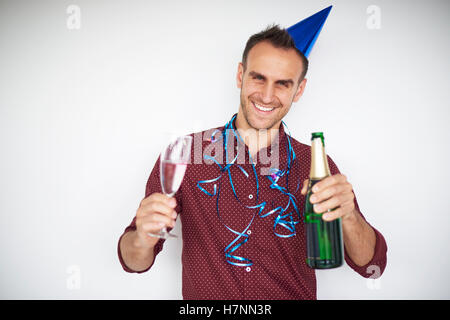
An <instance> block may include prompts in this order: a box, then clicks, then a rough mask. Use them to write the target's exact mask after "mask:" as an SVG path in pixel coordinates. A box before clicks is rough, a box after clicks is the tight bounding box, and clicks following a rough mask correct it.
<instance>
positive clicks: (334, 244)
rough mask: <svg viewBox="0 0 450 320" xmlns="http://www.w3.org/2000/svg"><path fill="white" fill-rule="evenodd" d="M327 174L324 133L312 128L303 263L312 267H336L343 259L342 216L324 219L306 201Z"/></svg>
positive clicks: (328, 174)
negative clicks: (305, 255) (304, 259)
mask: <svg viewBox="0 0 450 320" xmlns="http://www.w3.org/2000/svg"><path fill="white" fill-rule="evenodd" d="M330 175H331V173H330V168H329V166H328V160H327V155H326V153H325V142H324V137H323V133H322V132H314V133H312V137H311V171H310V174H309V184H308V191H307V193H306V201H305V210H304V215H303V216H304V217H305V223H306V244H307V259H306V263H307V265H308V266H309V267H311V268H313V269H330V268H336V267H339V266H341V265H342V263H343V260H344V255H343V238H342V222H341V219H340V218H338V219H336V220H333V221H324V220H323V219H322V213H315V212H314V209H313V205H312V204H311V202H309V198H310V196H311V194H312V190H311V189H312V187H313V186H314V184H316V183H317V182H319V181H320V180H322V179H324V178H326V177H328V176H330ZM330 211H332V210H330Z"/></svg>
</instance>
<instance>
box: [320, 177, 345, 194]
mask: <svg viewBox="0 0 450 320" xmlns="http://www.w3.org/2000/svg"><path fill="white" fill-rule="evenodd" d="M346 182H347V177H346V176H344V175H343V174H335V175H332V176H329V177H326V178H325V179H323V180H320V181H319V182H317V183H316V184H315V185H314V187H313V188H312V191H313V192H314V193H316V192H318V191H320V190H323V189H325V188H327V187H329V186H332V185H334V184H343V183H346Z"/></svg>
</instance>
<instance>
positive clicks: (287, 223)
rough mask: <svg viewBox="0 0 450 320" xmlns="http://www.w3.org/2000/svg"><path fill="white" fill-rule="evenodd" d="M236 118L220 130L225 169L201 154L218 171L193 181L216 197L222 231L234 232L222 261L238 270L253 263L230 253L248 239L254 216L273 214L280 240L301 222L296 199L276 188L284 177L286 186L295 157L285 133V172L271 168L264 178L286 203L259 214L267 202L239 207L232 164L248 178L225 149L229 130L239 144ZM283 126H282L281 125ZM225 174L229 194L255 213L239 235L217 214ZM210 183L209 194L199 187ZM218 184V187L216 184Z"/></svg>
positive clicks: (213, 159) (257, 198)
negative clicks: (229, 190) (284, 197)
mask: <svg viewBox="0 0 450 320" xmlns="http://www.w3.org/2000/svg"><path fill="white" fill-rule="evenodd" d="M235 118H236V115H234V116H233V117H232V118H231V120H230V121H229V122H228V123H227V124H226V125H225V128H224V130H223V131H222V139H223V144H224V149H225V164H226V165H225V166H222V165H221V164H220V163H219V162H218V161H217V160H216V159H215V158H214V157H211V156H208V155H204V159H208V160H211V161H213V162H214V163H215V164H216V165H217V166H218V167H219V170H220V175H219V176H218V177H216V178H214V179H209V180H200V181H198V182H197V187H198V188H199V189H200V191H202V192H203V193H204V194H206V195H207V196H210V197H214V196H217V197H216V211H217V216H218V218H219V220H220V221H221V222H222V224H223V225H224V226H225V228H227V229H228V230H229V231H230V232H232V233H234V234H235V235H236V238H235V239H234V240H233V241H232V242H231V243H230V244H228V246H226V247H225V249H224V253H225V258H226V261H227V262H228V263H230V264H231V265H234V266H240V267H246V266H251V265H253V262H252V261H251V260H250V259H248V258H244V257H241V256H237V255H234V254H233V253H234V252H235V251H236V250H237V249H238V248H239V247H241V246H242V245H244V244H245V243H246V242H247V241H248V240H249V235H248V234H247V233H246V232H247V230H248V229H249V228H250V226H251V224H252V222H253V220H254V219H255V217H256V215H258V217H260V218H265V217H268V216H270V215H272V214H274V213H277V217H276V218H275V220H274V224H273V232H274V234H275V235H276V236H278V237H280V238H290V237H293V236H295V235H296V230H295V226H296V225H297V224H298V223H299V222H300V220H301V216H300V212H299V210H298V207H297V200H296V198H295V196H294V195H293V194H292V193H290V192H289V190H288V189H287V188H284V187H281V186H279V185H278V181H279V179H280V178H281V177H283V176H285V178H286V186H288V181H289V172H290V169H291V166H292V162H293V161H294V160H295V158H296V156H295V152H294V150H293V149H292V145H291V141H290V139H289V134H286V137H287V144H288V152H287V166H286V169H285V170H280V169H276V168H272V169H271V174H270V175H268V176H266V178H268V179H269V180H270V182H271V184H270V188H271V189H275V190H278V191H279V192H281V193H282V194H284V195H286V196H288V198H289V201H288V202H287V204H286V206H285V207H282V206H279V207H277V208H275V209H272V210H271V211H269V212H267V213H265V214H262V212H263V210H264V208H265V206H266V204H267V202H266V201H262V202H261V203H259V204H257V205H255V206H246V205H244V204H242V202H241V201H240V200H239V198H238V196H237V194H236V190H235V187H234V184H233V179H232V177H231V167H232V166H233V165H236V166H237V167H238V168H239V169H240V170H241V171H242V173H243V174H244V175H245V177H246V178H249V174H248V173H247V172H246V171H245V169H244V168H243V167H242V166H241V165H239V164H236V163H235V162H236V159H237V158H238V153H239V152H237V153H236V156H235V157H234V158H233V159H232V160H231V161H230V162H228V150H227V145H228V139H229V134H230V131H231V132H232V133H233V136H234V138H236V139H237V140H240V141H241V142H242V143H244V142H243V140H242V138H241V137H240V135H239V133H238V132H237V131H236V130H235V129H234V128H233V125H232V124H233V121H234V119H235ZM282 123H283V125H284V126H286V125H285V123H284V122H282ZM218 131H219V130H215V131H214V132H213V133H212V135H211V143H216V142H218V141H220V139H216V138H215V134H216V133H217V132H218ZM249 159H250V162H251V164H252V168H253V174H254V176H255V180H256V202H257V203H258V200H259V181H258V175H257V173H256V168H255V165H254V163H253V161H252V159H251V155H250V153H249ZM225 173H227V174H228V177H229V181H230V185H231V188H232V191H233V195H234V197H235V198H236V200H237V201H238V202H239V203H240V204H241V205H243V206H244V207H246V208H248V209H257V210H255V212H254V213H253V216H252V218H251V220H250V222H249V223H248V224H247V226H246V227H245V228H244V230H242V232H239V231H237V230H233V229H232V228H230V227H229V226H228V225H227V224H226V223H225V222H224V221H223V219H222V217H221V215H220V211H219V197H220V187H221V184H222V180H221V178H222V176H223V174H225ZM210 183H214V189H213V192H212V193H211V192H209V191H207V190H206V189H205V188H203V187H202V186H201V185H202V184H210ZM217 183H218V185H217ZM299 186H300V182H299V183H298V184H297V189H296V191H295V192H294V193H296V192H297V191H298V189H299ZM291 205H292V207H293V210H289V208H290V206H291ZM294 213H295V214H296V215H297V217H298V219H294V217H293V214H294ZM278 226H280V227H282V228H284V229H286V230H287V231H288V232H289V233H288V234H281V233H279V232H277V231H276V230H277V227H278Z"/></svg>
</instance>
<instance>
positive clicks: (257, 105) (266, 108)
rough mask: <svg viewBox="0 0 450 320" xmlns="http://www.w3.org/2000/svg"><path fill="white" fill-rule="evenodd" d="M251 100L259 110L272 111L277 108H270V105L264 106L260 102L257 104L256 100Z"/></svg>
mask: <svg viewBox="0 0 450 320" xmlns="http://www.w3.org/2000/svg"><path fill="white" fill-rule="evenodd" d="M251 102H252V104H253V106H254V107H255V108H256V109H258V110H259V111H262V112H270V111H272V110H273V109H275V108H270V107H264V106H262V105H260V104H257V103H256V102H253V101H251Z"/></svg>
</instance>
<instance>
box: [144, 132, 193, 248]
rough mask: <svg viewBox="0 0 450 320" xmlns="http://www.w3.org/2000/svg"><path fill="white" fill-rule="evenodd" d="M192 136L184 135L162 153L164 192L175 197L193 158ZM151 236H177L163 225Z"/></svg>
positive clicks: (161, 168)
mask: <svg viewBox="0 0 450 320" xmlns="http://www.w3.org/2000/svg"><path fill="white" fill-rule="evenodd" d="M191 145H192V137H191V136H183V137H179V138H177V139H176V140H175V141H174V142H172V143H170V144H169V145H168V146H167V147H166V148H165V149H164V150H163V152H162V153H161V157H160V163H159V164H160V177H161V188H162V191H163V192H164V194H166V195H168V196H169V197H173V196H174V195H175V193H176V192H177V191H178V188H180V186H181V182H183V178H184V173H185V172H186V168H187V164H188V162H189V161H190V159H191ZM149 235H150V236H153V237H158V238H163V239H167V238H168V237H174V238H176V237H177V236H176V235H174V234H171V233H169V232H167V229H166V227H163V228H162V229H161V230H160V232H159V233H157V234H153V233H149Z"/></svg>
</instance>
